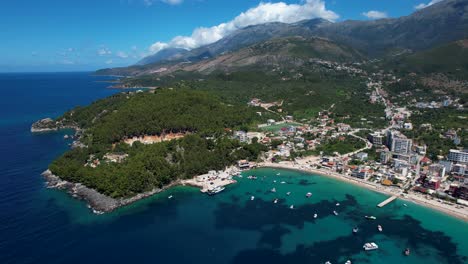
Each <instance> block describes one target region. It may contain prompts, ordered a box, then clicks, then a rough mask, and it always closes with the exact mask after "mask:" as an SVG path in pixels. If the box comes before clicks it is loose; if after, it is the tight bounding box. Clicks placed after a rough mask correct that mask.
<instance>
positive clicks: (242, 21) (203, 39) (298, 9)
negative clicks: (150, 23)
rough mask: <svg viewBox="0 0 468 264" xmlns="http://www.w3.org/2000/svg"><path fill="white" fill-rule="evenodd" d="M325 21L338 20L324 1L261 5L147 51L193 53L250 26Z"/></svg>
mask: <svg viewBox="0 0 468 264" xmlns="http://www.w3.org/2000/svg"><path fill="white" fill-rule="evenodd" d="M312 18H324V19H328V20H332V21H333V20H336V19H338V18H339V16H338V15H337V14H336V13H335V12H333V11H330V10H327V9H326V7H325V2H324V1H323V0H306V1H304V2H303V4H286V3H284V2H278V3H263V2H262V3H260V4H259V5H258V6H256V7H254V8H251V9H249V10H247V11H245V12H242V13H241V14H240V15H238V16H237V17H235V18H234V19H233V20H231V21H228V22H226V23H221V24H219V25H217V26H213V27H209V28H207V27H199V28H196V29H195V30H194V31H193V32H192V35H190V36H177V37H175V38H173V39H172V40H171V41H169V42H168V43H164V42H159V41H158V42H156V43H154V44H153V45H151V47H150V48H149V50H150V52H151V53H156V52H158V51H160V50H162V49H164V48H168V47H172V48H184V49H194V48H197V47H200V46H203V45H206V44H210V43H213V42H216V41H218V40H220V39H221V38H223V37H224V36H226V35H229V34H230V33H232V32H233V31H235V30H237V29H240V28H243V27H246V26H251V25H258V24H263V23H268V22H283V23H294V22H298V21H301V20H305V19H312Z"/></svg>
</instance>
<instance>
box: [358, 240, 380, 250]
mask: <svg viewBox="0 0 468 264" xmlns="http://www.w3.org/2000/svg"><path fill="white" fill-rule="evenodd" d="M362 248H364V250H365V251H369V250H376V249H378V248H379V246H378V245H377V244H376V243H374V242H370V243H365V244H364V246H362Z"/></svg>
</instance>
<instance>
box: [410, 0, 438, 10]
mask: <svg viewBox="0 0 468 264" xmlns="http://www.w3.org/2000/svg"><path fill="white" fill-rule="evenodd" d="M442 1H443V0H432V1H430V2H429V3H427V4H424V3H421V4H419V5H417V6H415V7H414V8H416V9H418V10H419V9H423V8H426V7H428V6H431V5H433V4H437V3H439V2H442Z"/></svg>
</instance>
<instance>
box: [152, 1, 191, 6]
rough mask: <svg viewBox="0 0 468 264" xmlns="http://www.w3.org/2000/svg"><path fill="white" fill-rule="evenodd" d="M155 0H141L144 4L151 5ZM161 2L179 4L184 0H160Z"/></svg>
mask: <svg viewBox="0 0 468 264" xmlns="http://www.w3.org/2000/svg"><path fill="white" fill-rule="evenodd" d="M155 1H156V0H143V4H144V5H145V6H152V5H153V4H154V2H155ZM160 1H161V2H163V3H166V4H168V5H179V4H182V2H183V1H184V0H160Z"/></svg>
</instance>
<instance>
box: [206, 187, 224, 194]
mask: <svg viewBox="0 0 468 264" xmlns="http://www.w3.org/2000/svg"><path fill="white" fill-rule="evenodd" d="M224 189H225V188H224V187H223V186H214V187H213V188H211V189H208V191H207V192H206V193H207V194H208V195H215V194H217V193H220V192H222V191H224Z"/></svg>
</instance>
